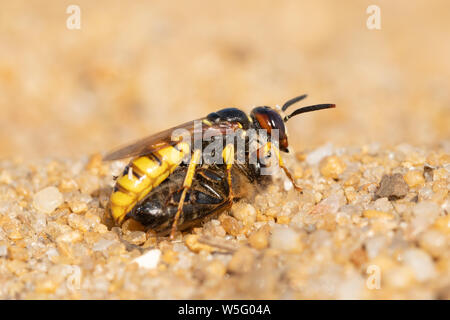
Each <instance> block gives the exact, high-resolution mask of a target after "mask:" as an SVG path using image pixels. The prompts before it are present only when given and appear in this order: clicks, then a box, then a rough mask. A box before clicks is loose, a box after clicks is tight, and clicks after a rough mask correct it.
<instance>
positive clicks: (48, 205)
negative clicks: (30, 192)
mask: <svg viewBox="0 0 450 320" xmlns="http://www.w3.org/2000/svg"><path fill="white" fill-rule="evenodd" d="M63 201H64V198H63V195H62V193H61V192H59V190H58V188H56V187H47V188H45V189H42V190H41V191H39V192H38V193H36V194H35V195H34V197H33V206H34V207H35V208H36V210H38V211H40V212H43V213H52V212H53V211H54V210H55V209H56V208H58V207H59V206H60V205H61V204H62V203H63Z"/></svg>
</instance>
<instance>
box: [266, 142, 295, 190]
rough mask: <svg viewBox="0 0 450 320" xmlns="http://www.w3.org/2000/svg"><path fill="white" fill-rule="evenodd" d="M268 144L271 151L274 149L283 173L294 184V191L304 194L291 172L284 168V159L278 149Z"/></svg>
mask: <svg viewBox="0 0 450 320" xmlns="http://www.w3.org/2000/svg"><path fill="white" fill-rule="evenodd" d="M268 144H269V149H270V148H272V150H273V151H274V153H275V156H276V157H277V160H278V165H279V166H280V168H281V169H283V171H284V173H285V174H286V176H287V177H288V179H289V180H290V181H291V182H292V185H293V186H294V189H295V190H297V191H298V192H300V193H303V189H302V188H301V187H300V186H299V185H297V184H296V183H295V179H294V177H293V176H292V174H291V173H290V172H289V170H288V169H287V168H286V167H285V166H284V162H283V158H281V155H280V150H278V148H277V147H275V146H273V145H272V146H271V145H270V142H269V143H268Z"/></svg>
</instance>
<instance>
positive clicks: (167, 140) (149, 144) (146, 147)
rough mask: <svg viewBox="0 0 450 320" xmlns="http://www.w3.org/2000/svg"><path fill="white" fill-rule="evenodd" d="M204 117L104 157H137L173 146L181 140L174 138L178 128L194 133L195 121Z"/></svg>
mask: <svg viewBox="0 0 450 320" xmlns="http://www.w3.org/2000/svg"><path fill="white" fill-rule="evenodd" d="M201 120H202V119H198V120H193V121H189V122H186V123H183V124H181V125H179V126H176V127H173V128H170V129H167V130H164V131H161V132H158V133H155V134H153V135H150V136H148V137H145V138H143V139H140V140H138V141H136V142H134V143H131V144H128V145H125V146H124V147H120V148H118V149H116V150H113V151H111V152H109V153H108V154H107V155H106V156H104V157H103V160H104V161H111V160H119V159H124V158H129V157H137V156H142V155H145V154H149V153H152V152H155V151H157V150H160V149H162V148H164V147H167V146H173V145H175V144H177V143H178V142H179V141H177V140H175V141H174V140H172V134H173V132H174V131H175V130H177V129H185V130H187V131H188V132H189V133H190V134H193V133H194V123H195V122H196V121H201ZM202 127H203V126H202Z"/></svg>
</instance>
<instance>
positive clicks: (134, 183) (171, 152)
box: [110, 142, 190, 223]
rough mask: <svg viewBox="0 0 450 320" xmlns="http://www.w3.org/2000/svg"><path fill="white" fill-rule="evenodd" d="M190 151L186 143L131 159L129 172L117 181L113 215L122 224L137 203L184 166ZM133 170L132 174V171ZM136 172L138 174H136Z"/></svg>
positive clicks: (113, 197) (111, 201)
mask: <svg viewBox="0 0 450 320" xmlns="http://www.w3.org/2000/svg"><path fill="white" fill-rule="evenodd" d="M189 150H190V148H189V145H188V144H187V143H185V142H180V143H178V144H177V145H176V146H175V147H172V146H169V147H166V148H163V149H160V150H158V151H156V152H155V153H153V155H149V156H142V157H138V158H135V159H133V160H131V162H130V165H129V169H128V170H129V171H128V172H127V173H125V171H124V173H122V175H121V176H120V177H119V178H118V179H117V182H116V188H114V190H115V191H113V193H112V194H111V197H110V210H111V215H112V216H113V218H114V220H115V221H116V222H117V223H121V222H122V221H123V219H124V218H125V215H126V214H127V213H128V212H130V211H131V210H132V209H133V207H134V206H135V205H136V203H137V202H138V201H140V200H142V199H143V198H144V197H145V196H146V195H147V194H148V193H149V192H150V191H152V190H153V189H154V188H156V187H157V186H158V185H159V184H160V183H162V182H163V181H164V180H165V179H166V178H167V177H168V176H169V174H171V173H172V172H173V171H174V170H175V169H176V168H177V167H178V166H179V165H180V163H181V161H182V160H183V158H184V157H185V156H186V154H188V152H189ZM130 170H131V172H130ZM133 172H134V173H133Z"/></svg>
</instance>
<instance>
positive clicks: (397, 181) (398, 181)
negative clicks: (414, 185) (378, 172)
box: [375, 173, 409, 200]
mask: <svg viewBox="0 0 450 320" xmlns="http://www.w3.org/2000/svg"><path fill="white" fill-rule="evenodd" d="M408 191H409V188H408V184H407V183H406V182H405V179H404V178H403V176H402V175H401V174H400V173H396V174H393V175H384V176H383V178H381V181H380V186H379V188H378V190H377V191H376V192H375V197H376V198H384V197H387V198H389V200H396V199H401V198H403V197H405V196H406V195H407V194H408Z"/></svg>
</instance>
